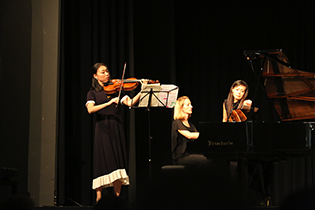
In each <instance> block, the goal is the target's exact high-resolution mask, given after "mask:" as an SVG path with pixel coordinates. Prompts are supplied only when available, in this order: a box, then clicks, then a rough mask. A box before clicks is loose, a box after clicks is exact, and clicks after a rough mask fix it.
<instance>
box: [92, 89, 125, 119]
mask: <svg viewBox="0 0 315 210" xmlns="http://www.w3.org/2000/svg"><path fill="white" fill-rule="evenodd" d="M121 95H122V97H123V96H124V94H121ZM117 96H118V94H117V92H116V93H114V94H106V92H105V91H100V92H96V91H95V90H90V91H89V92H88V93H87V97H86V99H87V101H94V102H95V105H99V104H103V103H106V102H108V101H110V100H111V99H112V98H115V97H117ZM122 97H121V98H122ZM121 98H120V99H121ZM97 114H98V115H102V116H108V115H114V116H117V115H119V114H120V111H119V107H118V106H116V104H115V103H112V104H111V105H109V106H107V107H106V108H104V109H101V110H99V111H98V112H97Z"/></svg>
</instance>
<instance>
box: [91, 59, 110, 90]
mask: <svg viewBox="0 0 315 210" xmlns="http://www.w3.org/2000/svg"><path fill="white" fill-rule="evenodd" d="M101 66H105V67H106V68H107V69H108V66H107V65H106V64H104V63H95V64H94V65H93V66H92V86H91V90H95V91H96V92H100V91H102V90H103V87H102V86H101V85H100V84H99V83H98V81H97V79H95V77H94V74H96V73H97V69H98V68H99V67H101Z"/></svg>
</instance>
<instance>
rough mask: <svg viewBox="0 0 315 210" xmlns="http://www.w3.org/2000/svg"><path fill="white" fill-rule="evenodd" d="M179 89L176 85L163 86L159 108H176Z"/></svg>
mask: <svg viewBox="0 0 315 210" xmlns="http://www.w3.org/2000/svg"><path fill="white" fill-rule="evenodd" d="M178 91H179V88H178V87H177V86H176V85H173V84H170V85H165V84H163V85H161V92H160V95H159V99H160V101H161V102H162V103H163V104H162V103H161V102H159V106H166V108H173V107H174V106H175V103H176V100H177V96H178Z"/></svg>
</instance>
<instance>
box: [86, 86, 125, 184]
mask: <svg viewBox="0 0 315 210" xmlns="http://www.w3.org/2000/svg"><path fill="white" fill-rule="evenodd" d="M112 97H116V96H115V95H107V94H106V93H105V91H100V92H96V91H94V90H90V91H89V92H88V93H87V103H95V105H98V104H102V103H106V102H108V101H110V100H111V98H112ZM93 148H94V149H93V187H92V188H93V189H97V188H100V187H103V188H106V187H112V186H113V182H114V181H116V180H120V181H121V182H122V184H123V185H129V176H128V174H127V157H126V154H127V153H126V142H125V135H124V129H123V126H122V123H121V119H120V113H119V107H116V104H115V103H113V104H111V105H110V106H108V107H105V108H104V109H101V110H99V111H98V112H97V122H96V124H95V137H94V147H93Z"/></svg>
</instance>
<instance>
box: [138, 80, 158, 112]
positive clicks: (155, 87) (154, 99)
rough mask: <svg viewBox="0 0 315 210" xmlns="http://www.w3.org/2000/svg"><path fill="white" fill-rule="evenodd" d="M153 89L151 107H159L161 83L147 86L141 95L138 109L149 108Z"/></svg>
mask: <svg viewBox="0 0 315 210" xmlns="http://www.w3.org/2000/svg"><path fill="white" fill-rule="evenodd" d="M151 89H152V96H151V103H150V107H157V106H159V101H158V98H159V94H160V91H161V85H160V84H159V83H156V84H147V85H146V86H145V87H144V88H143V89H142V90H141V95H140V102H139V105H138V107H147V106H148V103H149V97H150V91H151Z"/></svg>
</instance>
